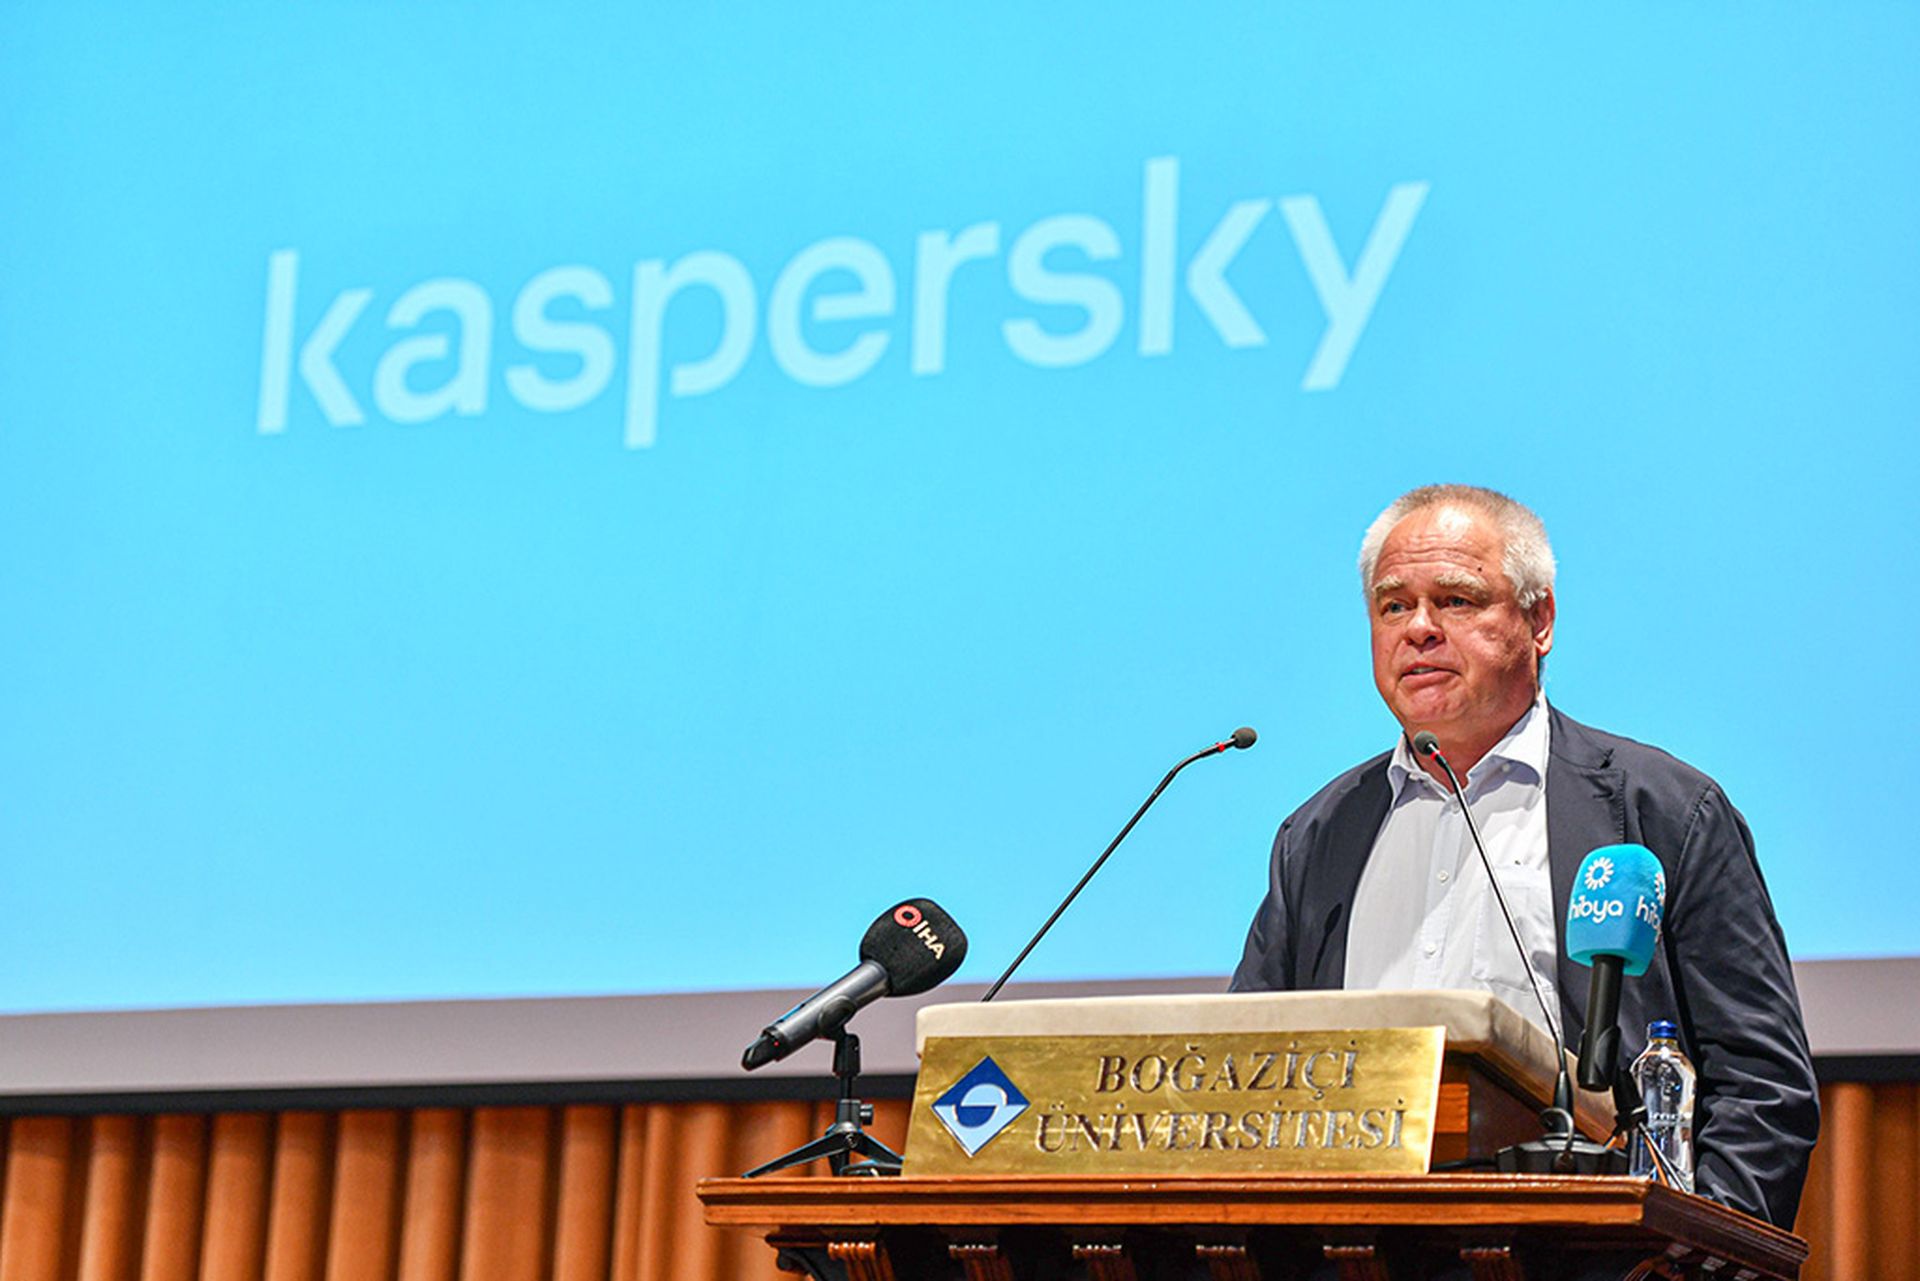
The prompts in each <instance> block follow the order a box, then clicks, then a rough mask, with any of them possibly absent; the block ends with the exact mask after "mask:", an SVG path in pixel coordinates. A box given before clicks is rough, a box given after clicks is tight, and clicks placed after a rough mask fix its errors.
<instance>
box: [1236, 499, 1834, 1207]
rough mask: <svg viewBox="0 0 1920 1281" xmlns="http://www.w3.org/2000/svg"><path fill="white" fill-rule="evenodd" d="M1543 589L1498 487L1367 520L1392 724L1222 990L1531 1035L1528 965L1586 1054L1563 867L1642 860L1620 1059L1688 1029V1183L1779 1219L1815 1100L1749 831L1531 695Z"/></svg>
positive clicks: (1340, 795)
mask: <svg viewBox="0 0 1920 1281" xmlns="http://www.w3.org/2000/svg"><path fill="white" fill-rule="evenodd" d="M1553 577H1554V562H1553V551H1552V548H1551V547H1550V546H1549V545H1548V542H1547V533H1546V529H1545V528H1544V527H1543V526H1542V525H1541V523H1540V519H1539V517H1537V516H1535V515H1534V514H1533V513H1532V512H1531V511H1529V510H1528V509H1527V508H1526V507H1524V506H1522V505H1521V504H1519V503H1517V502H1515V501H1514V500H1512V499H1511V498H1508V497H1506V496H1505V495H1504V494H1498V493H1495V492H1493V491H1492V490H1487V489H1479V488H1475V487H1472V486H1467V485H1433V486H1427V487H1425V488H1421V489H1416V490H1414V491H1412V492H1411V493H1408V494H1406V495H1404V496H1402V497H1401V498H1400V499H1398V500H1397V501H1396V502H1394V503H1393V505H1392V506H1390V507H1388V508H1387V510H1386V511H1384V512H1383V513H1381V515H1380V518H1379V519H1378V520H1376V521H1374V523H1373V525H1372V527H1371V528H1369V529H1368V530H1367V534H1366V538H1365V539H1364V540H1363V542H1362V543H1361V547H1360V578H1361V587H1362V589H1363V590H1364V591H1365V593H1366V599H1367V608H1368V613H1369V618H1370V619H1371V620H1372V621H1371V628H1372V634H1373V679H1374V684H1375V685H1376V686H1377V687H1378V688H1379V690H1380V696H1381V697H1382V698H1384V699H1385V700H1386V702H1387V706H1388V707H1389V708H1390V709H1391V710H1392V712H1393V715H1394V718H1395V719H1396V720H1398V721H1399V722H1400V726H1401V729H1402V731H1403V733H1402V734H1401V736H1400V738H1399V740H1398V742H1396V743H1395V745H1394V748H1393V750H1392V751H1391V752H1388V753H1385V754H1383V755H1381V756H1377V757H1375V758H1374V759H1372V760H1370V761H1367V762H1366V763H1365V764H1362V765H1359V766H1357V767H1355V768H1354V769H1351V770H1348V771H1347V772H1346V773H1344V774H1342V775H1340V776H1339V777H1338V778H1336V779H1334V780H1333V781H1332V782H1331V783H1329V784H1327V785H1326V786H1325V787H1324V788H1322V789H1321V790H1320V791H1319V792H1318V793H1317V794H1315V795H1314V796H1313V798H1312V799H1310V800H1309V801H1307V803H1306V804H1305V805H1302V806H1301V807H1300V808H1299V809H1298V810H1296V811H1295V812H1294V813H1293V814H1292V815H1291V816H1290V817H1289V818H1288V819H1287V820H1286V821H1285V822H1284V823H1282V824H1281V825H1280V833H1279V835H1278V836H1277V837H1276V838H1275V839H1274V844H1273V862H1272V870H1271V874H1270V880H1269V888H1268V890H1267V896H1266V898H1265V899H1264V900H1263V901H1262V902H1261V904H1260V908H1259V911H1258V912H1257V913H1255V915H1254V918H1253V926H1252V928H1251V929H1250V930H1249V931H1248V932H1247V943H1246V950H1245V953H1244V955H1243V956H1242V957H1241V960H1240V966H1239V968H1238V970H1236V971H1235V973H1234V976H1233V989H1234V990H1235V991H1243V992H1244V991H1267V990H1286V989H1296V988H1341V987H1346V988H1459V987H1465V988H1479V989H1483V990H1486V991H1490V992H1492V993H1494V994H1495V995H1496V996H1499V997H1501V998H1503V999H1504V1000H1505V1001H1506V1002H1507V1003H1508V1004H1509V1005H1511V1006H1513V1008H1514V1009H1516V1010H1518V1011H1520V1012H1521V1013H1523V1014H1528V1015H1529V1016H1530V1017H1532V1018H1533V1019H1534V1020H1535V1021H1536V1022H1538V1021H1539V1007H1538V1005H1537V1004H1536V1003H1535V1001H1534V999H1533V996H1532V994H1531V992H1530V990H1529V981H1528V974H1527V967H1531V969H1532V971H1533V978H1534V980H1535V981H1537V982H1538V983H1539V984H1540V987H1541V990H1542V992H1543V993H1544V995H1545V998H1546V1000H1547V1001H1548V1002H1550V1003H1554V1004H1556V1005H1557V1007H1558V1009H1559V1011H1560V1016H1561V1022H1562V1024H1563V1029H1564V1032H1565V1035H1566V1037H1567V1040H1568V1042H1569V1043H1570V1044H1574V1043H1577V1042H1578V1039H1579V1036H1580V1034H1581V1031H1582V1030H1583V1029H1584V1027H1585V1016H1586V1001H1587V990H1586V987H1587V985H1586V983H1585V981H1584V978H1583V975H1584V974H1585V970H1584V969H1582V968H1580V967H1578V966H1577V965H1576V964H1575V963H1574V962H1572V961H1570V960H1568V959H1567V957H1566V949H1565V948H1564V946H1563V945H1562V940H1561V938H1560V926H1561V922H1562V921H1563V920H1564V918H1565V910H1566V904H1567V900H1568V896H1569V894H1570V892H1571V890H1572V884H1573V875H1574V870H1575V868H1577V867H1578V866H1579V864H1580V861H1581V859H1583V858H1584V857H1585V856H1586V854H1587V852H1588V851H1590V850H1592V849H1594V848H1595V847H1597V846H1601V845H1612V844H1617V843H1621V842H1635V843H1638V844H1642V845H1645V846H1647V847H1648V848H1649V849H1651V850H1652V851H1653V852H1654V854H1655V855H1656V856H1657V857H1658V858H1659V860H1660V864H1661V868H1662V871H1663V873H1664V875H1665V877H1666V882H1667V885H1668V892H1667V908H1666V914H1665V920H1664V923H1663V934H1662V937H1661V943H1660V949H1659V951H1658V953H1657V954H1656V955H1655V957H1654V959H1653V964H1652V965H1651V967H1650V968H1649V969H1648V970H1647V972H1646V974H1645V975H1644V976H1642V977H1640V978H1637V979H1634V980H1631V981H1630V982H1628V983H1627V984H1626V985H1625V990H1624V993H1623V996H1622V1000H1621V1011H1620V1023H1621V1032H1622V1044H1623V1048H1624V1053H1625V1057H1626V1058H1631V1056H1633V1055H1635V1054H1637V1053H1638V1052H1639V1050H1640V1048H1641V1047H1642V1046H1643V1045H1644V1044H1645V1039H1646V1026H1647V1023H1648V1021H1649V1020H1650V1019H1655V1018H1669V1019H1673V1020H1674V1021H1676V1022H1677V1023H1678V1024H1679V1026H1680V1036H1681V1040H1682V1043H1683V1046H1684V1048H1685V1050H1686V1052H1687V1054H1688V1056H1689V1057H1690V1058H1691V1059H1692V1060H1693V1062H1694V1064H1695V1066H1696V1068H1697V1070H1698V1072H1699V1093H1698V1096H1697V1102H1696V1105H1695V1122H1694V1141H1695V1150H1696V1153H1697V1156H1696V1176H1695V1177H1696V1187H1697V1188H1698V1190H1699V1191H1700V1192H1701V1193H1702V1194H1704V1195H1706V1196H1710V1197H1713V1198H1714V1199H1716V1200H1718V1201H1722V1202H1724V1203H1725V1204H1727V1205H1730V1206H1733V1207H1735V1208H1736V1209H1740V1210H1744V1211H1746V1212H1748V1213H1750V1214H1754V1215H1757V1216H1759V1217H1761V1218H1763V1219H1767V1220H1770V1221H1771V1222H1773V1223H1776V1224H1779V1225H1781V1226H1783V1227H1791V1226H1792V1225H1793V1219H1794V1213H1795V1209H1796V1207H1797V1206H1798V1205H1799V1201H1800V1189H1801V1185H1802V1184H1803V1183H1804V1182H1805V1179H1806V1172H1807V1157H1808V1153H1809V1152H1810V1151H1811V1149H1812V1147H1813V1141H1814V1138H1815V1136H1816V1135H1817V1133H1818V1131H1819V1119H1820V1118H1819V1096H1818V1092H1817V1089H1816V1086H1815V1083H1814V1078H1813V1065H1812V1060H1811V1057H1810V1055H1809V1053H1808V1050H1807V1038H1806V1032H1805V1029H1804V1028H1803V1026H1802V1024H1801V1019H1800V1005H1799V999H1798V996H1797V995H1796V993H1795V991H1794V985H1793V972H1792V969H1791V968H1790V966H1789V965H1788V962H1787V950H1786V942H1785V939H1784V938H1783V937H1782V936H1781V933H1780V926H1779V923H1778V922H1777V921H1776V920H1775V919H1774V914H1773V905H1772V903H1771V901H1770V900H1769V899H1768V897H1767V890H1766V886H1765V884H1764V883H1763V882H1762V880H1761V877H1760V869H1759V866H1758V864H1757V863H1756V862H1755V861H1754V853H1753V839H1752V837H1751V836H1750V835H1749V834H1748V832H1747V826H1746V823H1745V821H1744V820H1742V818H1741V817H1740V814H1739V812H1738V811H1737V810H1735V809H1734V808H1733V805H1732V804H1731V803H1730V802H1729V801H1728V800H1727V798H1726V796H1725V794H1723V793H1722V792H1721V790H1720V788H1719V787H1718V786H1717V785H1716V784H1715V783H1714V782H1713V780H1712V779H1710V778H1708V777H1707V776H1706V775H1704V774H1702V773H1700V772H1699V771H1698V770H1695V769H1693V768H1691V767H1689V766H1687V765H1685V764H1683V763H1681V762H1680V761H1677V760H1675V759H1674V758H1673V757H1671V756H1669V755H1667V754H1666V753H1664V752H1661V751H1659V750H1657V749H1655V748H1651V747H1648V746H1645V745H1644V744H1641V743H1636V742H1633V741H1632V740H1630V739H1625V738H1617V737H1615V736H1614V735H1611V734H1606V733H1602V732H1601V731H1599V730H1595V729H1591V728H1589V727H1587V726H1585V725H1582V724H1580V723H1579V722H1577V721H1575V720H1573V719H1572V718H1570V717H1568V716H1566V715H1565V714H1564V713H1562V712H1561V711H1560V710H1559V709H1558V708H1555V707H1552V706H1550V705H1549V704H1548V703H1547V701H1546V698H1545V695H1544V693H1543V691H1542V689H1541V684H1540V672H1541V668H1542V665H1543V664H1544V663H1545V661H1546V657H1547V654H1548V652H1549V651H1550V650H1551V649H1552V648H1553V624H1554V609H1555V604H1554V595H1553ZM1423 730H1424V731H1429V732H1431V733H1432V734H1433V735H1435V736H1436V737H1437V738H1438V739H1439V744H1440V750H1441V752H1442V753H1443V754H1444V755H1445V756H1446V757H1447V758H1448V760H1450V761H1451V763H1452V764H1453V766H1454V769H1455V770H1456V772H1458V773H1459V775H1460V780H1461V785H1462V787H1463V789H1464V792H1465V796H1466V800H1467V804H1468V805H1469V806H1471V808H1472V811H1473V816H1474V818H1475V820H1476V821H1477V823H1478V824H1479V827H1480V831H1481V834H1482V836H1483V838H1484V840H1485V843H1486V848H1487V853H1488V855H1489V857H1490V858H1491V861H1492V864H1493V867H1494V869H1495V871H1496V874H1497V875H1498V876H1499V878H1500V887H1501V889H1502V890H1503V891H1504V892H1505V895H1506V899H1507V902H1508V904H1509V906H1510V907H1511V908H1512V910H1513V914H1514V916H1515V918H1516V924H1517V926H1518V928H1519V933H1520V938H1521V939H1522V941H1523V942H1524V946H1525V959H1524V961H1523V959H1522V956H1521V951H1520V949H1517V948H1516V947H1515V946H1514V940H1513V937H1512V935H1511V934H1510V933H1509V932H1508V929H1507V926H1506V924H1505V922H1504V921H1503V920H1502V918H1501V915H1500V909H1499V907H1498V906H1497V905H1496V904H1495V902H1494V895H1493V892H1492V889H1491V887H1490V886H1489V885H1488V883H1487V875H1486V872H1485V870H1484V869H1483V868H1482V866H1481V864H1480V862H1479V860H1478V859H1477V857H1475V855H1474V852H1473V848H1472V845H1471V843H1470V840H1471V838H1470V836H1469V834H1468V831H1467V825H1466V823H1465V821H1464V820H1463V816H1462V815H1461V813H1460V807H1459V805H1458V803H1457V802H1456V801H1455V800H1454V799H1453V796H1452V792H1451V791H1450V790H1449V789H1448V787H1447V786H1446V783H1445V779H1444V775H1443V774H1442V773H1441V771H1440V767H1439V766H1438V765H1437V764H1436V763H1435V762H1433V761H1432V760H1431V759H1417V758H1416V756H1415V754H1414V752H1413V750H1412V747H1411V741H1410V740H1411V737H1412V736H1413V735H1415V734H1417V733H1419V732H1421V731H1423Z"/></svg>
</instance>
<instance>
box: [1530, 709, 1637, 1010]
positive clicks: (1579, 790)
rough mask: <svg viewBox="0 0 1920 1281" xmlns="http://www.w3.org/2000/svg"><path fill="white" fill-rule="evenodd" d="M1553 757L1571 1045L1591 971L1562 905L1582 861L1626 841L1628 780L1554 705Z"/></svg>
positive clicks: (1555, 861) (1551, 807)
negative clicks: (1576, 956)
mask: <svg viewBox="0 0 1920 1281" xmlns="http://www.w3.org/2000/svg"><path fill="white" fill-rule="evenodd" d="M1550 710H1551V712H1552V730H1551V739H1552V742H1551V744H1550V755H1551V759H1550V760H1549V762H1548V765H1547V866H1548V868H1549V869H1550V871H1551V873H1552V876H1553V902H1554V904H1555V912H1554V922H1553V926H1554V934H1555V935H1556V937H1557V938H1558V939H1559V941H1560V948H1559V958H1558V964H1557V965H1556V967H1555V972H1556V973H1557V974H1558V976H1559V986H1560V1010H1561V1017H1562V1018H1563V1019H1564V1020H1565V1021H1566V1023H1567V1024H1568V1026H1567V1027H1566V1028H1565V1029H1563V1034H1564V1035H1565V1036H1566V1038H1567V1043H1568V1044H1569V1045H1571V1046H1577V1045H1578V1044H1579V1043H1580V1034H1581V1032H1582V1031H1583V1030H1584V1029H1585V1027H1586V1015H1587V988H1588V986H1589V983H1588V978H1589V976H1590V974H1591V971H1589V970H1588V969H1587V967H1586V966H1584V965H1581V964H1579V963H1578V962H1576V961H1574V960H1572V959H1571V958H1569V957H1568V956H1567V921H1566V911H1565V908H1564V904H1566V903H1567V902H1568V901H1569V900H1570V899H1571V898H1572V897H1573V878H1574V874H1575V873H1576V872H1578V871H1579V869H1580V863H1581V860H1582V859H1584V858H1586V856H1587V854H1588V853H1589V852H1591V851H1592V850H1594V849H1595V848H1597V847H1599V846H1602V845H1617V844H1619V843H1620V842H1622V841H1624V840H1626V839H1627V815H1626V799H1625V792H1626V779H1625V776H1624V775H1623V774H1622V773H1621V772H1620V771H1619V770H1617V769H1613V768H1611V767H1610V765H1611V761H1612V759H1613V752H1612V751H1611V749H1609V748H1607V747H1605V746H1603V745H1602V744H1600V743H1597V742H1595V741H1594V740H1593V738H1592V737H1591V736H1589V735H1588V734H1587V733H1586V729H1585V727H1584V726H1582V725H1581V724H1580V723H1579V722H1578V721H1576V720H1573V719H1572V718H1571V717H1568V716H1566V715H1564V714H1563V713H1562V712H1561V711H1560V709H1558V708H1554V707H1551V706H1550Z"/></svg>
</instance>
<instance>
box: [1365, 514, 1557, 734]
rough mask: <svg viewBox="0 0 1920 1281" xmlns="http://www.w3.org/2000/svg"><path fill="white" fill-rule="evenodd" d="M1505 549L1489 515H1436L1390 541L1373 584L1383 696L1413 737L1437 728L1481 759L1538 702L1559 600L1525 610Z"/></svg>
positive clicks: (1377, 672)
mask: <svg viewBox="0 0 1920 1281" xmlns="http://www.w3.org/2000/svg"><path fill="white" fill-rule="evenodd" d="M1505 551H1506V540H1505V538H1504V536H1503V535H1502V534H1501V532H1500V526H1499V525H1498V524H1497V523H1496V522H1495V521H1493V520H1492V519H1491V518H1490V517H1487V516H1484V515H1482V514H1480V513H1479V512H1477V511H1474V510H1472V509H1471V508H1466V507H1449V506H1440V507H1429V508H1426V509H1424V510H1422V511H1417V512H1415V513H1414V514H1413V515H1411V516H1408V517H1407V518H1406V519H1404V520H1402V521H1401V522H1400V523H1399V524H1398V525H1395V526H1394V527H1393V529H1392V531H1391V532H1390V533H1388V535H1387V540H1386V542H1385V543H1384V544H1383V545H1382V546H1381V549H1380V559H1379V561H1378V563H1377V564H1376V565H1375V566H1374V571H1373V583H1372V584H1371V587H1372V591H1371V597H1372V599H1371V607H1372V619H1373V624H1372V625H1373V683H1374V684H1375V686H1377V687H1378V688H1379V690H1380V697H1382V698H1384V699H1386V701H1387V706H1388V707H1389V708H1391V709H1392V710H1393V714H1394V716H1395V717H1397V718H1398V719H1399V721H1400V724H1401V725H1402V726H1403V727H1404V728H1405V729H1406V730H1407V732H1408V733H1413V732H1415V731H1418V730H1423V729H1426V730H1432V731H1433V732H1434V733H1435V734H1438V735H1439V736H1440V738H1441V740H1442V742H1443V743H1446V744H1447V745H1448V750H1449V751H1455V752H1458V751H1467V752H1470V753H1472V755H1473V756H1474V757H1475V758H1477V757H1478V755H1480V754H1481V753H1484V752H1485V751H1486V750H1487V749H1488V748H1490V747H1492V746H1493V745H1494V744H1495V743H1496V742H1498V741H1499V740H1500V737H1501V735H1503V734H1505V733H1506V732H1507V730H1508V729H1509V728H1511V727H1512V725H1513V723H1514V722H1515V721H1517V720H1519V719H1520V717H1521V715H1522V714H1523V713H1524V712H1525V711H1526V710H1527V707H1528V706H1529V705H1530V704H1531V703H1532V702H1533V696H1534V690H1535V685H1536V681H1537V675H1536V673H1537V665H1538V661H1539V660H1540V659H1541V658H1543V657H1545V655H1546V654H1547V651H1549V650H1551V649H1552V648H1553V597H1552V595H1551V593H1549V594H1548V595H1547V597H1546V598H1545V599H1543V600H1542V601H1540V602H1539V603H1538V604H1536V605H1535V606H1534V607H1533V609H1532V610H1523V609H1521V608H1520V603H1519V601H1517V600H1516V599H1514V594H1513V584H1512V583H1510V582H1508V581H1507V574H1506V571H1505V569H1503V568H1502V566H1501V561H1502V557H1503V555H1504V553H1505ZM1469 763H1470V762H1469Z"/></svg>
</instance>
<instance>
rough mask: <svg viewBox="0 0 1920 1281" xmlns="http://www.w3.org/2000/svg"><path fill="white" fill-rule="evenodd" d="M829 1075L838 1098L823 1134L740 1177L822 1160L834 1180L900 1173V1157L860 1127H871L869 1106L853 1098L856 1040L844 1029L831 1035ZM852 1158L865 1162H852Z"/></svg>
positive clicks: (857, 1054)
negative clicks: (836, 1086)
mask: <svg viewBox="0 0 1920 1281" xmlns="http://www.w3.org/2000/svg"><path fill="white" fill-rule="evenodd" d="M833 1074H834V1076H836V1077H838V1078H839V1080H840V1098H839V1101H838V1102H837V1103H835V1104H834V1109H833V1124H832V1125H830V1126H828V1127H827V1132H826V1133H825V1134H823V1135H821V1136H820V1137H819V1138H817V1139H815V1140H814V1141H813V1142H811V1143H804V1144H802V1145H801V1146H799V1147H797V1148H795V1149H794V1150H793V1151H791V1152H789V1153H787V1154H786V1155H785V1156H777V1157H775V1158H774V1159H773V1160H771V1161H768V1162H767V1163H766V1164H765V1165H756V1166H754V1167H753V1169H751V1170H748V1171H747V1172H746V1173H745V1174H744V1175H742V1176H741V1177H742V1178H747V1179H757V1178H759V1177H760V1176H761V1175H763V1174H772V1173H773V1172H774V1171H775V1170H787V1169H791V1168H793V1167H794V1166H796V1165H807V1164H810V1163H811V1162H814V1161H818V1160H820V1159H821V1158H822V1157H825V1158H826V1162H827V1168H828V1169H829V1170H831V1171H832V1172H833V1174H834V1176H835V1177H842V1176H855V1175H881V1174H898V1173H900V1165H901V1162H900V1154H899V1153H897V1152H895V1151H894V1150H893V1149H892V1148H890V1147H888V1146H887V1145H886V1144H884V1143H882V1142H881V1141H880V1140H878V1139H876V1138H874V1137H873V1136H872V1135H871V1134H868V1133H867V1132H866V1130H865V1129H864V1128H863V1127H865V1126H869V1125H872V1124H873V1104H871V1103H862V1102H861V1101H860V1100H859V1099H858V1098H857V1097H855V1095H854V1080H855V1078H856V1077H858V1076H859V1075H860V1038H859V1037H857V1036H855V1035H854V1034H853V1033H851V1032H849V1031H847V1029H846V1028H845V1027H844V1026H842V1027H841V1028H840V1029H839V1030H838V1031H836V1032H835V1033H834V1034H833ZM856 1156H863V1157H866V1158H867V1159H866V1160H865V1161H855V1160H854V1159H853V1158H854V1157H856Z"/></svg>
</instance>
